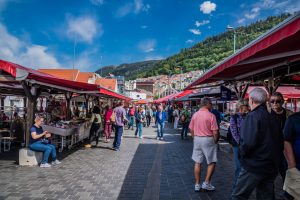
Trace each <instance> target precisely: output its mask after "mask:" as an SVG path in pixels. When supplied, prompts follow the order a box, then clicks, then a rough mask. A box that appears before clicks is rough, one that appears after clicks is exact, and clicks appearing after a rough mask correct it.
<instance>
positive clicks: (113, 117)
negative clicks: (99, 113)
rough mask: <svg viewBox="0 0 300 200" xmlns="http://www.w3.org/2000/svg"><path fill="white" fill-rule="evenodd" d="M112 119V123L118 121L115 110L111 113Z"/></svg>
mask: <svg viewBox="0 0 300 200" xmlns="http://www.w3.org/2000/svg"><path fill="white" fill-rule="evenodd" d="M110 121H111V123H115V122H116V114H115V112H113V113H112V114H111V116H110Z"/></svg>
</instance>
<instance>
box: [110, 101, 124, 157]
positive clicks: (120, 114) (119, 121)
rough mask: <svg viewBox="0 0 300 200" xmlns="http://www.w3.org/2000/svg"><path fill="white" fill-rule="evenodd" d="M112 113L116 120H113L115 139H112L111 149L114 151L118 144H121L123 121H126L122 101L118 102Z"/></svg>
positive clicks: (116, 149)
mask: <svg viewBox="0 0 300 200" xmlns="http://www.w3.org/2000/svg"><path fill="white" fill-rule="evenodd" d="M113 112H114V114H115V116H116V119H115V120H116V121H115V139H114V143H113V149H114V150H115V151H119V150H120V146H121V138H122V135H123V131H124V123H125V121H127V119H126V111H125V109H124V105H123V103H122V102H121V103H119V104H118V107H116V108H115V109H114V111H113Z"/></svg>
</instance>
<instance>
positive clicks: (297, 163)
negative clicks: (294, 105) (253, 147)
mask: <svg viewBox="0 0 300 200" xmlns="http://www.w3.org/2000/svg"><path fill="white" fill-rule="evenodd" d="M284 154H285V157H286V160H287V163H288V170H287V172H286V178H285V182H284V186H283V190H284V191H286V192H287V193H288V194H289V197H288V198H286V199H287V200H289V199H293V198H294V199H295V200H299V199H300V112H297V113H295V114H293V115H291V116H289V118H288V119H287V121H286V124H285V127H284Z"/></svg>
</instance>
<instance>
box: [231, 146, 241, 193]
mask: <svg viewBox="0 0 300 200" xmlns="http://www.w3.org/2000/svg"><path fill="white" fill-rule="evenodd" d="M232 149H233V159H234V164H235V168H234V180H233V188H234V187H235V185H236V182H237V179H238V177H239V174H240V172H241V163H240V160H239V147H238V146H236V147H235V146H234V147H232Z"/></svg>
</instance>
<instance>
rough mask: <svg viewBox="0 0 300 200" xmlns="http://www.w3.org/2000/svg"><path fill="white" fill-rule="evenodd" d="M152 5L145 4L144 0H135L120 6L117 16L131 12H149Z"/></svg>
mask: <svg viewBox="0 0 300 200" xmlns="http://www.w3.org/2000/svg"><path fill="white" fill-rule="evenodd" d="M150 8H151V6H150V5H149V4H145V3H144V2H143V1H142V0H134V2H129V3H126V4H125V5H123V6H121V7H119V8H118V9H117V12H116V16H117V17H124V16H126V15H129V14H131V13H133V14H139V13H141V12H148V11H149V9H150Z"/></svg>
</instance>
